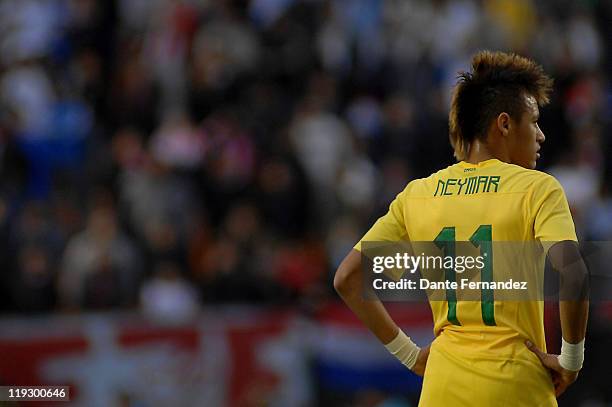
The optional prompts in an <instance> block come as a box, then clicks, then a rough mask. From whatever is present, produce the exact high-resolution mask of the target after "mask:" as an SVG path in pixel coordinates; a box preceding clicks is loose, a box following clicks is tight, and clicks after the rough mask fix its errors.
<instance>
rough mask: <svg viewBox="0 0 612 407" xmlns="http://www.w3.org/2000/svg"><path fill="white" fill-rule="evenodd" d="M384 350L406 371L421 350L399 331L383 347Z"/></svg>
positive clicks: (414, 361)
mask: <svg viewBox="0 0 612 407" xmlns="http://www.w3.org/2000/svg"><path fill="white" fill-rule="evenodd" d="M385 348H387V350H388V351H389V352H390V353H391V354H392V355H393V356H395V357H396V358H397V359H399V361H400V362H402V363H403V364H404V366H406V367H407V368H408V369H412V367H413V366H414V364H415V363H416V360H417V357H418V356H419V351H420V350H421V348H419V347H418V346H417V345H416V344H415V343H414V342H412V340H411V339H410V338H409V337H407V336H406V334H405V333H404V332H402V330H401V329H400V330H399V332H398V334H397V336H396V337H395V339H393V340H392V341H391V342H389V343H388V344H386V345H385Z"/></svg>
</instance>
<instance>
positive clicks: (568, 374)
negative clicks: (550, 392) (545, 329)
mask: <svg viewBox="0 0 612 407" xmlns="http://www.w3.org/2000/svg"><path fill="white" fill-rule="evenodd" d="M548 257H549V259H550V262H551V265H552V267H553V268H554V269H555V270H556V271H557V272H558V273H559V281H560V298H559V314H560V319H561V332H562V337H563V338H562V346H561V355H553V354H548V353H544V352H542V351H541V350H539V349H537V348H536V347H535V345H533V344H532V343H530V342H529V343H528V344H527V346H528V347H529V348H530V349H531V350H532V351H533V352H535V354H536V355H537V356H538V358H539V359H540V361H541V362H542V364H543V365H544V366H545V367H547V368H548V369H549V370H550V371H551V374H552V377H553V383H554V385H555V393H556V395H557V396H560V395H561V394H562V393H563V392H564V391H565V390H566V389H567V387H568V386H569V385H570V384H572V383H573V382H574V381H575V380H576V378H577V377H578V372H579V371H580V369H581V368H582V362H583V360H584V340H585V336H586V326H587V319H588V312H589V301H588V281H589V279H588V270H587V267H586V265H585V263H584V261H583V259H582V255H581V254H580V250H579V248H578V243H577V242H574V241H563V242H558V243H556V244H555V245H553V246H552V247H551V248H550V249H549V251H548Z"/></svg>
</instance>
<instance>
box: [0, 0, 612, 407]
mask: <svg viewBox="0 0 612 407" xmlns="http://www.w3.org/2000/svg"><path fill="white" fill-rule="evenodd" d="M611 19H612V3H610V2H607V1H601V0H583V1H568V0H564V1H552V0H550V1H537V2H536V1H531V0H521V1H507V0H488V1H472V0H448V1H446V0H444V1H442V0H437V1H418V0H408V1H397V0H396V1H392V0H389V1H383V2H378V1H369V0H344V1H342V0H338V1H318V0H310V1H297V0H278V1H272V0H252V1H247V0H242V1H188V0H182V1H170V0H168V1H166V0H156V1H145V0H125V1H95V0H80V1H69V0H61V1H60V0H58V1H35V0H4V1H2V2H0V172H1V174H2V175H1V183H0V248H1V249H0V270H2V277H1V278H0V311H1V312H2V313H3V314H5V315H12V316H18V317H20V318H24V319H26V318H30V317H33V316H40V315H51V316H53V315H77V316H78V315H84V316H85V315H88V313H89V312H98V311H104V312H117V311H126V310H127V311H129V310H132V311H134V310H140V311H142V312H143V313H144V314H145V315H149V316H152V317H153V318H161V319H163V318H172V319H176V320H184V321H188V320H189V318H191V317H193V316H194V315H196V314H197V313H198V312H200V311H201V310H206V309H208V307H213V306H219V305H224V304H234V305H235V304H246V305H248V306H252V307H268V306H283V307H290V308H294V309H297V310H298V312H300V313H303V315H305V316H306V317H308V316H309V315H312V314H313V313H316V312H317V310H318V309H319V308H320V307H322V306H323V305H324V304H328V303H329V302H333V301H337V298H336V295H335V294H334V293H333V290H332V287H331V281H332V277H333V272H334V270H335V269H336V267H337V266H338V264H339V262H340V261H341V260H342V258H343V257H344V255H345V254H346V253H347V252H348V250H350V248H351V247H352V246H353V244H354V243H355V242H356V241H357V240H358V239H359V238H360V237H361V235H362V234H363V233H364V232H365V231H366V230H367V228H368V227H369V226H370V225H371V224H372V222H373V221H374V220H375V219H376V218H377V217H378V216H380V215H382V214H383V213H385V211H386V208H387V206H388V204H389V202H390V201H391V199H393V197H394V196H395V195H396V194H397V193H398V192H399V191H401V190H402V189H403V187H404V186H405V184H406V183H407V182H409V181H410V180H412V179H415V178H418V177H423V176H427V175H429V174H430V173H431V172H433V171H436V170H438V169H440V168H443V167H445V166H447V165H449V164H452V163H453V162H454V160H453V157H452V150H451V147H450V145H449V143H448V127H447V120H448V108H449V100H450V92H451V88H452V86H453V84H454V82H455V79H456V74H457V72H458V71H459V70H466V69H468V67H469V60H470V57H471V55H472V54H473V53H474V52H475V51H477V50H480V49H493V50H505V51H514V52H517V53H520V54H522V55H525V56H528V57H532V58H534V59H535V60H536V61H538V62H539V63H541V64H542V65H543V66H544V68H545V70H546V71H547V72H548V73H549V74H550V75H551V76H553V77H554V79H555V88H554V94H553V96H552V102H551V104H550V105H549V106H547V107H545V108H544V109H542V110H541V120H540V127H541V128H542V130H543V132H544V133H545V135H546V143H545V144H544V146H543V149H542V159H541V162H540V163H539V164H538V165H539V166H540V168H539V169H541V170H544V171H547V172H549V173H551V174H553V175H554V176H556V177H557V178H558V179H559V181H560V182H561V184H562V185H563V186H564V188H565V191H566V194H567V196H568V200H569V202H570V206H571V209H572V213H573V216H574V219H575V223H576V227H577V232H578V234H579V238H580V239H583V240H599V241H605V240H610V239H611V238H612V199H611V197H610V194H611V192H612V191H611V189H610V187H611V186H612V184H611V181H612V159H610V153H612V139H611V135H612V132H611V130H612V128H611V120H610V117H611V115H610V112H611V108H612V94H611V83H610V72H611V71H612V66H611V56H612V41H610V38H611V32H610V27H612V25H611V24H610V21H612V20H611ZM606 315H608V316H609V311H608V309H607V308H606V306H605V304H604V305H602V304H601V303H597V304H594V305H593V318H592V320H593V323H592V324H591V326H590V328H589V335H588V339H587V356H586V358H587V359H586V360H587V361H592V362H588V364H587V365H585V366H586V367H585V371H584V372H583V374H582V375H581V376H582V379H581V380H580V382H579V383H578V384H577V385H576V386H575V388H574V389H572V390H571V392H570V393H569V394H568V396H567V399H566V400H567V401H566V402H565V404H563V403H562V405H572V406H575V405H581V406H603V405H607V404H604V403H606V402H607V403H611V402H612V395H611V394H610V390H609V389H606V385H604V384H602V383H603V380H604V378H607V379H609V378H610V377H612V372H611V370H610V367H609V366H612V364H610V363H609V362H610V359H609V358H607V359H605V358H604V356H605V355H606V354H608V353H609V352H608V351H607V350H604V348H605V346H607V345H609V343H610V322H611V320H610V319H609V317H608V316H606ZM606 349H607V348H606ZM604 359H605V360H607V362H606V363H605V364H604V363H603V361H604ZM370 396H371V395H370ZM347 397H348V399H349V400H351V397H354V395H349V396H346V395H344V396H343V397H342V399H343V400H347ZM377 397H378V398H377ZM370 398H371V399H372V400H373V401H371V402H369V401H368V400H370ZM370 398H368V397H365V396H364V397H359V398H358V399H360V400H364V401H363V403H364V404H363V405H383V404H380V403H383V402H382V401H380V400H384V397H383V398H382V399H380V397H379V396H376V395H375V396H371V397H370ZM389 400H390V399H389ZM389 400H387V401H386V402H387V403H392V400H391V401H389ZM355 403H356V402H355ZM368 403H370V404H368ZM377 403H379V404H377ZM581 403H582V404H581ZM589 403H591V404H589ZM353 405H356V404H353ZM384 405H391V404H384Z"/></svg>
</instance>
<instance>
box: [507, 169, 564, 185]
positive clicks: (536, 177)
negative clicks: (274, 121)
mask: <svg viewBox="0 0 612 407" xmlns="http://www.w3.org/2000/svg"><path fill="white" fill-rule="evenodd" d="M502 167H503V169H502V172H503V173H504V174H505V175H506V176H507V178H508V179H511V180H513V181H514V183H515V184H516V185H518V186H520V187H521V188H524V189H534V188H546V189H551V188H552V189H556V188H561V184H560V183H559V181H557V179H556V178H555V177H553V176H552V175H550V174H548V173H546V172H543V171H540V170H532V169H529V168H524V167H521V166H519V165H516V164H509V163H503V166H502Z"/></svg>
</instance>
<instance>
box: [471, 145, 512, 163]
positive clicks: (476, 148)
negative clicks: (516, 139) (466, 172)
mask: <svg viewBox="0 0 612 407" xmlns="http://www.w3.org/2000/svg"><path fill="white" fill-rule="evenodd" d="M493 158H495V159H498V160H499V161H503V162H510V157H508V154H507V152H506V151H503V150H502V149H495V148H491V146H489V145H487V144H486V143H483V142H481V141H480V140H476V141H474V143H473V144H472V145H471V146H470V152H469V153H468V156H467V158H466V159H465V162H468V163H470V164H478V163H479V162H482V161H486V160H490V159H493Z"/></svg>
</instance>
